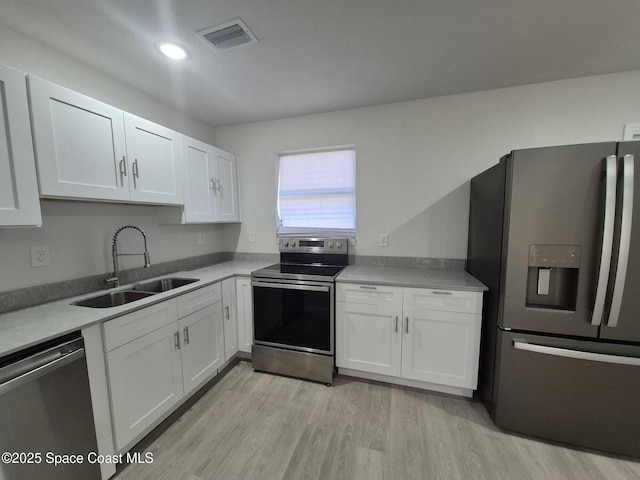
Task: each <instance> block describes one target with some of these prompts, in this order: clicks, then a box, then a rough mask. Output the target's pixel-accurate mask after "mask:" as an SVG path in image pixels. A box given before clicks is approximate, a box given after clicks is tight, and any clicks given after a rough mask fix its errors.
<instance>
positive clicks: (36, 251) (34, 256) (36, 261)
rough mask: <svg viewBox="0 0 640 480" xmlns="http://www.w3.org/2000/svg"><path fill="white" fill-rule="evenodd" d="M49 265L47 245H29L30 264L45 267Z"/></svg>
mask: <svg viewBox="0 0 640 480" xmlns="http://www.w3.org/2000/svg"><path fill="white" fill-rule="evenodd" d="M47 265H49V247H47V246H44V247H31V266H32V267H45V266H47Z"/></svg>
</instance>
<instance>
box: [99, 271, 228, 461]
mask: <svg viewBox="0 0 640 480" xmlns="http://www.w3.org/2000/svg"><path fill="white" fill-rule="evenodd" d="M220 292H221V288H220V284H219V283H216V284H214V285H209V286H207V287H203V288H200V289H198V290H194V291H192V292H189V293H186V294H184V295H182V296H180V297H177V298H175V299H170V300H167V301H165V302H162V303H158V304H155V305H152V306H149V307H147V308H143V309H141V310H137V311H135V312H133V313H130V314H127V315H123V316H122V317H118V318H115V319H113V320H109V321H107V322H105V323H104V324H103V334H104V345H105V355H106V365H107V377H108V383H109V391H110V400H111V414H112V423H113V429H114V438H115V440H114V443H115V447H116V451H118V452H122V451H125V450H126V449H128V448H129V447H131V446H132V445H133V444H134V443H135V442H136V441H138V440H140V439H141V438H142V437H143V436H144V435H146V434H147V433H148V432H149V431H151V429H153V428H154V427H155V426H156V425H158V424H159V423H160V422H161V421H162V420H163V419H164V418H166V417H167V416H168V415H169V414H170V413H171V412H172V411H173V410H174V409H175V408H176V407H177V406H178V405H179V404H180V403H182V402H183V401H184V400H185V399H186V397H188V396H190V395H191V394H192V393H193V392H194V391H195V390H197V388H198V387H200V386H202V385H203V384H204V383H206V382H207V381H208V380H209V379H211V378H212V377H213V376H215V375H216V373H217V372H218V368H219V367H221V366H222V365H223V363H224V362H225V350H224V338H225V337H224V326H223V317H222V302H221V293H220Z"/></svg>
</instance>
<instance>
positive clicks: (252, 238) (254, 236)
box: [249, 232, 256, 243]
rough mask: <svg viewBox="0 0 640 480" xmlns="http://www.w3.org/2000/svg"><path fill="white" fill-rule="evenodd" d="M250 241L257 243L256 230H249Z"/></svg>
mask: <svg viewBox="0 0 640 480" xmlns="http://www.w3.org/2000/svg"><path fill="white" fill-rule="evenodd" d="M249 243H256V232H249Z"/></svg>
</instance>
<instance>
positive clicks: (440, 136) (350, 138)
mask: <svg viewBox="0 0 640 480" xmlns="http://www.w3.org/2000/svg"><path fill="white" fill-rule="evenodd" d="M638 85H640V71H635V72H626V73H621V74H614V75H603V76H596V77H587V78H581V79H574V80H564V81H558V82H550V83H544V84H537V85H527V86H522V87H514V88H506V89H499V90H492V91H485V92H477V93H469V94H462V95H452V96H446V97H439V98H432V99H425V100H418V101H412V102H404V103H395V104H389V105H382V106H376V107H368V108H360V109H353V110H344V111H339V112H331V113H324V114H318V115H309V116H302V117H296V118H288V119H283V120H274V121H267V122H259V123H252V124H245V125H237V126H228V127H220V128H218V129H217V134H216V135H217V146H219V147H220V148H223V149H225V150H229V151H231V152H234V153H235V154H237V155H238V157H239V159H240V179H241V185H242V187H241V188H242V192H241V193H242V202H241V203H242V207H243V223H242V225H241V226H229V227H227V228H226V229H225V249H226V250H237V251H241V252H252V251H256V252H276V251H277V248H276V241H275V208H276V207H275V200H276V173H275V169H276V166H275V165H276V156H277V153H278V152H280V151H284V150H293V149H304V148H312V147H323V146H330V145H342V144H355V145H356V152H357V187H356V188H357V246H356V247H355V251H356V253H357V254H359V255H395V256H420V257H439V258H466V248H467V229H468V228H467V223H468V210H469V209H468V202H469V180H470V179H471V178H472V177H473V176H474V175H476V174H477V173H479V172H481V171H483V170H485V169H486V168H488V167H490V166H491V165H493V164H495V163H497V162H498V160H499V158H500V157H501V156H502V155H504V154H506V153H508V152H509V151H511V150H513V149H520V148H530V147H541V146H549V145H561V144H572V143H587V142H598V141H610V140H620V139H621V138H622V131H623V125H624V124H625V123H638V122H640V95H639V94H638ZM249 232H255V234H256V242H255V243H251V244H250V243H248V233H249ZM380 233H388V234H389V247H388V248H384V247H379V246H378V238H379V234H380Z"/></svg>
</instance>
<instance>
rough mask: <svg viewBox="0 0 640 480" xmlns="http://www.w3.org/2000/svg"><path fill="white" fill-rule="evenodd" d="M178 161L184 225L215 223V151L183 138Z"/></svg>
mask: <svg viewBox="0 0 640 480" xmlns="http://www.w3.org/2000/svg"><path fill="white" fill-rule="evenodd" d="M182 161H183V172H184V182H183V186H184V221H185V222H186V223H206V222H215V221H216V219H217V197H216V195H215V194H216V188H217V185H216V183H215V171H214V170H215V169H214V165H215V162H216V161H217V158H216V152H215V148H214V147H212V146H211V145H207V144H206V143H203V142H200V141H198V140H195V139H193V138H189V137H187V136H185V135H183V136H182Z"/></svg>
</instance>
